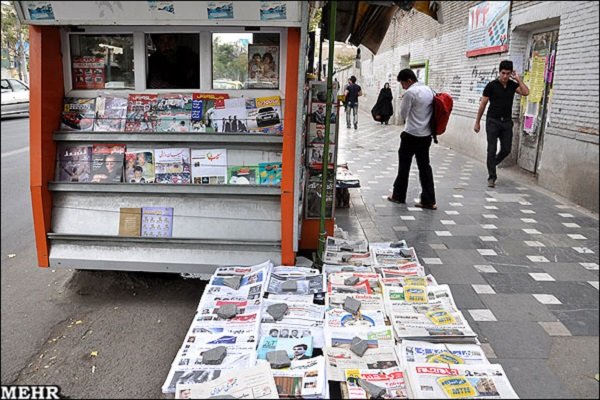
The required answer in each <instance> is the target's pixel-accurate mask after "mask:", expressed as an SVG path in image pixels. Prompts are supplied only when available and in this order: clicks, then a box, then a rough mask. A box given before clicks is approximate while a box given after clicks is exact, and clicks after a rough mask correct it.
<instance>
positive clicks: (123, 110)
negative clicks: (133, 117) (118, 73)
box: [94, 96, 127, 132]
mask: <svg viewBox="0 0 600 400" xmlns="http://www.w3.org/2000/svg"><path fill="white" fill-rule="evenodd" d="M126 117H127V99H125V98H122V97H113V96H100V97H98V98H97V99H96V121H95V122H94V131H96V132H123V131H125V118H126Z"/></svg>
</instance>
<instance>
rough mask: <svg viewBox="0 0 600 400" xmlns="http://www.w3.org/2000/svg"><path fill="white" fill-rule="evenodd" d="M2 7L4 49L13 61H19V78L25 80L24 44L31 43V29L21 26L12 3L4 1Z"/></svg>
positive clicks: (2, 42) (2, 40) (2, 41)
mask: <svg viewBox="0 0 600 400" xmlns="http://www.w3.org/2000/svg"><path fill="white" fill-rule="evenodd" d="M0 5H1V8H2V36H1V44H2V49H3V50H6V51H7V52H8V56H9V57H10V58H11V59H14V60H17V61H19V65H20V70H19V76H20V77H21V79H23V75H24V74H25V71H26V66H25V65H23V64H25V53H24V48H23V43H26V42H28V41H29V28H28V27H27V26H26V25H21V22H20V21H19V19H18V18H17V12H16V11H15V9H14V7H13V4H12V2H8V1H3V2H1V3H0ZM3 61H4V60H3Z"/></svg>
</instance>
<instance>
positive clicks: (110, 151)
mask: <svg viewBox="0 0 600 400" xmlns="http://www.w3.org/2000/svg"><path fill="white" fill-rule="evenodd" d="M124 159H125V145H120V144H94V145H93V146H92V179H91V182H121V181H122V179H123V161H124Z"/></svg>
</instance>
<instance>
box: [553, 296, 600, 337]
mask: <svg viewBox="0 0 600 400" xmlns="http://www.w3.org/2000/svg"><path fill="white" fill-rule="evenodd" d="M547 307H548V309H549V310H550V312H552V314H554V315H555V316H556V318H558V319H559V320H560V322H562V324H563V325H564V326H565V327H566V328H567V329H568V330H569V332H571V335H573V336H596V339H597V338H598V334H599V331H598V322H599V321H598V304H597V303H596V305H595V306H594V305H587V306H586V305H569V304H562V305H553V304H550V305H548V306H547Z"/></svg>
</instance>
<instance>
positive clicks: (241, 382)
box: [175, 362, 279, 399]
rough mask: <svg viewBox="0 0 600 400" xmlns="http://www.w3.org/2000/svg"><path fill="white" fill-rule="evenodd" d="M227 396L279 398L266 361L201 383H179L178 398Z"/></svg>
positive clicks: (176, 395)
mask: <svg viewBox="0 0 600 400" xmlns="http://www.w3.org/2000/svg"><path fill="white" fill-rule="evenodd" d="M215 396H225V397H227V398H235V399H245V398H249V399H278V398H279V396H278V395H277V387H276V386H275V380H274V379H273V375H272V374H271V367H270V366H269V364H268V363H266V362H258V363H257V364H256V366H253V367H252V368H245V369H241V370H239V369H238V370H235V371H228V372H225V373H222V374H221V375H220V376H219V377H218V378H216V379H214V380H212V381H208V382H204V383H202V384H200V383H193V384H177V385H176V391H175V398H176V399H209V398H212V397H215Z"/></svg>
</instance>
